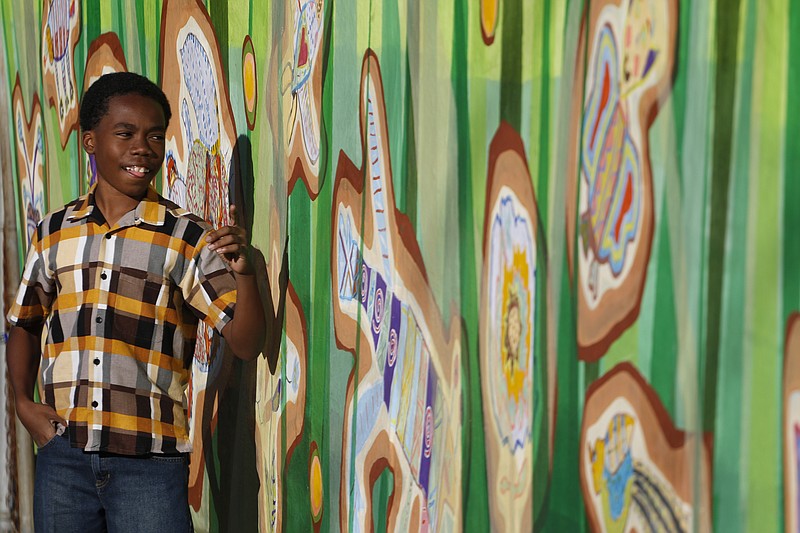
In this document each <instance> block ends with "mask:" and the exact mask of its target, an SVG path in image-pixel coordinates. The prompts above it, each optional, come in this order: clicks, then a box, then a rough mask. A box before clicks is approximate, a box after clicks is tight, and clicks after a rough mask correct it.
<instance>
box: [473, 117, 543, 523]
mask: <svg viewBox="0 0 800 533" xmlns="http://www.w3.org/2000/svg"><path fill="white" fill-rule="evenodd" d="M503 187H507V188H508V189H510V190H511V191H513V193H514V195H515V196H516V197H517V200H519V202H520V203H521V204H522V207H524V209H525V210H526V211H527V212H528V218H529V222H530V230H531V238H532V240H533V250H532V253H533V258H532V259H533V260H534V261H533V264H532V265H530V268H532V269H534V271H535V272H536V275H535V278H534V286H533V287H531V288H530V289H531V290H532V291H534V298H533V300H534V308H533V309H532V310H531V313H532V314H533V315H534V316H538V314H539V313H540V312H544V310H542V309H537V308H536V307H535V304H536V301H537V299H538V298H536V290H537V287H536V278H538V276H539V275H541V274H542V270H539V269H538V268H537V262H538V261H537V255H538V254H537V244H538V240H539V239H538V218H539V215H538V207H537V204H536V197H535V194H534V191H533V183H532V181H531V176H530V173H529V171H528V162H527V158H526V156H525V146H524V144H523V142H522V138H521V137H520V136H519V134H518V133H517V132H516V131H514V129H513V128H512V127H511V126H510V125H509V124H508V123H506V122H501V124H500V127H499V128H498V130H497V133H495V136H494V138H493V139H492V142H491V144H490V146H489V168H488V180H487V183H486V207H485V210H484V219H483V273H482V275H481V305H480V346H481V353H480V364H481V391H482V396H483V405H484V430H485V435H486V471H487V480H488V493H489V511H490V516H491V520H492V528H493V529H495V530H497V531H504V530H519V531H530V530H531V529H532V528H533V523H532V520H533V480H532V476H533V461H534V446H533V443H531V444H530V449H529V450H528V452H529V453H527V452H523V453H525V454H526V459H529V460H530V462H529V463H528V464H527V467H528V468H529V471H530V473H531V474H530V475H531V480H530V482H529V483H530V485H529V486H528V487H527V488H526V490H525V495H524V497H523V499H522V500H521V501H520V502H517V505H516V506H513V503H512V501H511V498H509V497H508V495H506V494H502V493H501V491H499V490H497V489H498V488H499V486H500V480H501V479H503V478H505V475H507V474H508V473H509V472H508V470H509V469H508V468H507V467H508V464H507V463H509V462H512V463H513V455H515V454H513V453H509V452H508V450H507V449H506V445H504V444H503V443H502V437H501V436H500V435H499V434H498V430H497V427H496V423H495V421H494V420H493V419H492V417H491V412H490V409H489V407H488V406H490V405H491V404H492V402H493V398H492V397H491V396H492V389H491V386H490V384H489V383H488V381H487V380H488V379H489V378H488V375H489V373H490V368H491V367H490V365H489V361H488V360H489V358H492V357H495V358H496V357H500V354H498V353H496V352H495V351H494V350H493V348H495V347H494V346H489V338H490V334H489V331H490V327H491V322H490V321H491V320H492V317H490V315H489V285H490V283H491V280H490V279H489V269H490V267H489V261H490V257H489V254H490V237H491V234H490V232H491V227H492V214H493V212H494V208H495V205H496V203H497V202H498V199H499V197H500V193H501V191H502V189H503ZM517 214H519V213H517ZM529 259H530V258H529ZM528 327H529V328H530V330H529V331H530V332H531V333H530V334H531V339H533V344H534V346H532V347H530V348H531V350H533V352H534V355H533V357H534V358H536V357H541V356H542V354H537V353H536V352H535V344H536V342H535V336H536V333H535V332H536V323H535V321H534V322H533V323H530V324H528ZM552 355H553V356H555V352H554V351H553V352H552ZM555 359H556V358H555V357H552V361H550V365H548V367H549V368H552V369H553V371H552V372H550V373H549V374H548V377H547V379H548V382H549V384H550V386H549V387H548V390H549V392H550V394H548V398H547V400H548V401H547V413H548V417H549V419H550V428H549V429H550V434H549V438H550V439H552V435H553V430H554V423H555V398H556V397H555V394H554V393H555V376H556V373H555V366H554V365H555ZM534 368H535V363H534V366H533V367H531V368H530V373H531V379H532V380H533V381H534V386H535V379H534V378H533V373H534ZM532 392H533V390H532ZM498 401H500V400H498ZM530 407H531V411H530V420H529V421H528V423H529V425H530V430H531V432H533V428H534V420H533V397H531V398H530ZM502 459H506V461H505V463H506V464H503V461H502ZM509 459H511V461H509ZM550 460H551V461H552V447H551V448H550ZM504 474H505V475H504Z"/></svg>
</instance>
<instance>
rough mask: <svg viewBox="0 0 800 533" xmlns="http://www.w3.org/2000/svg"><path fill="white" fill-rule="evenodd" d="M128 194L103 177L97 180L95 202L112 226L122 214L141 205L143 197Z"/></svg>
mask: <svg viewBox="0 0 800 533" xmlns="http://www.w3.org/2000/svg"><path fill="white" fill-rule="evenodd" d="M146 194H147V193H146V192H145V194H143V195H142V197H141V198H135V197H132V196H128V195H127V194H125V193H123V192H120V191H119V190H117V189H115V188H114V187H112V186H111V185H109V184H108V183H106V182H105V181H104V180H102V179H98V180H97V188H95V190H94V203H95V205H96V206H97V208H98V209H99V210H100V212H101V213H103V218H105V219H106V222H107V223H108V225H109V226H110V227H114V225H115V224H116V223H117V221H118V220H119V219H120V218H122V215H124V214H125V213H128V212H130V211H132V210H133V209H135V208H136V206H137V205H139V202H141V201H142V198H144V197H145V196H146Z"/></svg>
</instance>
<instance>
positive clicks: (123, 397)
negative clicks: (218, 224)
mask: <svg viewBox="0 0 800 533" xmlns="http://www.w3.org/2000/svg"><path fill="white" fill-rule="evenodd" d="M170 116H171V111H170V106H169V103H168V102H167V99H166V96H165V95H164V93H163V92H162V91H161V89H159V88H158V87H157V86H156V85H155V84H153V83H152V82H150V81H149V80H148V79H147V78H144V77H142V76H139V75H137V74H132V73H114V74H107V75H105V76H102V77H101V78H99V79H98V80H97V81H96V82H95V83H94V84H93V85H92V86H91V87H90V88H89V89H88V90H87V91H86V94H85V95H84V98H83V101H82V103H81V109H80V123H81V130H82V132H83V133H82V142H83V147H84V148H85V150H86V152H87V153H89V154H93V155H94V159H95V163H96V166H97V184H96V185H95V186H94V187H92V189H91V190H90V191H89V193H88V194H86V195H85V196H82V197H80V198H78V199H77V200H74V201H73V202H71V203H69V204H67V205H66V206H65V207H64V208H62V209H60V210H59V211H56V212H54V213H51V214H49V215H48V216H46V217H45V218H44V220H43V221H42V222H41V223H40V224H39V226H38V227H37V229H36V232H35V234H34V236H33V239H32V242H31V244H30V248H29V253H28V259H27V262H26V265H25V270H24V274H23V279H22V283H21V285H20V289H19V293H18V295H17V298H16V301H15V303H14V305H13V306H12V308H11V310H10V312H9V314H8V320H9V322H10V323H11V325H12V328H11V332H10V336H9V341H8V349H7V353H8V357H7V358H8V368H9V378H10V381H11V385H12V388H13V390H14V395H15V398H16V408H17V414H18V415H19V418H20V421H21V422H22V423H23V424H24V425H25V427H26V428H27V429H28V431H29V432H30V434H31V437H33V439H34V441H35V442H36V444H37V445H38V446H39V453H38V459H37V468H36V481H35V489H34V490H35V495H34V522H35V527H36V531H39V532H43V531H105V530H110V531H190V530H191V518H190V515H189V508H188V504H187V463H188V458H187V453H188V452H189V451H190V447H191V446H190V443H189V435H188V426H187V420H186V411H185V409H184V391H185V389H186V386H187V382H188V379H189V368H190V363H191V360H192V355H193V352H194V344H195V335H196V329H197V323H198V319H200V320H203V321H205V322H206V323H208V324H209V325H210V326H212V327H214V328H215V329H216V330H217V331H218V332H219V333H221V334H222V335H223V337H225V340H226V341H227V343H228V346H230V348H231V350H232V351H233V352H234V353H235V354H236V355H237V356H238V357H240V358H242V359H248V360H249V359H253V358H255V357H257V356H258V354H259V351H260V350H261V347H262V346H263V342H264V336H265V333H266V326H267V325H266V323H265V318H264V312H263V308H262V304H261V301H260V298H259V293H258V287H257V284H256V278H255V275H254V269H253V263H252V259H251V250H250V248H249V247H248V244H247V235H246V232H245V230H244V229H242V227H241V225H239V224H238V223H237V224H236V225H234V226H226V227H223V228H220V229H218V230H216V231H210V229H211V228H210V226H209V225H208V224H206V223H205V222H204V221H202V220H201V219H200V218H199V217H197V216H195V215H193V214H191V213H188V212H186V211H185V210H183V209H181V208H179V207H178V206H176V205H175V204H173V203H171V202H169V201H167V200H164V199H163V198H162V197H160V196H159V195H158V194H157V193H156V191H155V189H153V188H152V185H151V181H152V179H153V177H154V176H155V175H156V174H157V173H158V171H159V169H160V168H161V165H162V163H163V161H164V150H165V147H164V142H165V133H166V128H167V124H168V123H169V119H170ZM231 218H232V219H233V220H237V213H236V208H235V206H231ZM234 310H235V313H234ZM43 326H46V328H44V329H45V331H46V338H45V340H44V352H43V353H42V349H41V346H42V341H41V334H42V331H43ZM269 326H270V327H279V325H277V324H273V323H270V324H269ZM40 356H41V382H42V385H43V388H42V394H41V403H35V402H34V401H33V389H34V384H35V382H36V376H37V370H38V369H39V363H40Z"/></svg>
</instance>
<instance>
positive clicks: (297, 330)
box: [255, 282, 308, 531]
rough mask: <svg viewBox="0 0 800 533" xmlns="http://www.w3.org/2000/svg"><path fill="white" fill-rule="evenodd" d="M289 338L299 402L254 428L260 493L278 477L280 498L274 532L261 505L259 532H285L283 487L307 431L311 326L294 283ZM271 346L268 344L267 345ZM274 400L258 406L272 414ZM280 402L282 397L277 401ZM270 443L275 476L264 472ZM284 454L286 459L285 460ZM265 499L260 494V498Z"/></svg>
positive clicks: (267, 511) (284, 384) (289, 307)
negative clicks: (297, 371) (296, 368)
mask: <svg viewBox="0 0 800 533" xmlns="http://www.w3.org/2000/svg"><path fill="white" fill-rule="evenodd" d="M262 296H263V297H264V298H265V297H266V294H265V293H264V292H263V291H262ZM286 302H287V304H286V323H285V327H286V337H287V339H289V340H290V341H291V342H292V344H293V345H294V346H295V348H296V349H297V358H298V361H299V365H300V383H299V387H298V389H299V390H298V392H297V400H296V401H288V400H287V401H286V404H285V407H284V408H283V410H281V411H280V412H279V413H278V414H277V415H275V413H274V412H271V413H270V417H272V416H276V419H275V420H274V421H270V424H269V425H268V424H266V423H261V422H260V421H258V420H257V423H256V424H255V433H256V435H255V441H256V463H257V464H256V469H257V471H258V477H259V481H260V482H261V487H260V489H259V491H264V490H266V488H265V487H266V486H267V484H268V483H270V479H271V478H272V477H275V479H276V494H277V498H278V502H277V506H276V509H275V513H276V516H275V526H274V528H273V527H272V526H271V524H270V523H269V518H270V517H269V514H270V513H271V510H270V509H269V508H268V507H266V506H264V505H263V503H262V504H261V505H259V509H258V514H259V526H260V531H283V530H284V527H283V522H284V517H283V509H284V508H285V506H284V505H283V502H282V501H281V499H282V498H283V494H284V492H283V484H284V474H285V472H286V470H287V467H288V465H289V462H290V461H291V459H292V454H293V453H294V451H295V449H296V448H297V445H298V444H299V443H300V438H301V436H302V435H303V430H304V427H305V406H306V387H307V375H308V374H307V371H308V326H307V323H306V316H305V313H304V312H303V306H302V304H301V302H300V297H299V296H298V295H297V292H296V291H295V289H294V286H293V285H292V284H291V282H290V283H289V285H288V288H287V300H286ZM267 342H269V341H267ZM273 348H274V347H272V346H265V352H266V350H269V349H273ZM258 364H259V365H264V364H265V362H264V361H261V360H260V358H259V362H258ZM285 378H286V376H281V375H277V376H274V377H273V376H270V377H269V378H268V379H273V380H275V379H277V380H283V382H282V383H281V384H280V387H287V386H288V385H287V382H286V381H285ZM263 385H264V384H263V383H256V387H259V388H260V387H263ZM281 394H284V395H288V393H287V392H285V391H283V392H282V393H281ZM274 400H275V399H272V400H271V399H268V398H264V397H262V398H261V400H260V401H261V402H265V404H266V405H265V406H264V407H261V406H257V409H259V408H262V409H264V408H266V409H267V410H270V404H271V403H272V401H274ZM277 400H278V401H280V397H278V398H277ZM284 419H285V420H286V425H285V427H286V434H285V435H283V433H282V432H283V428H284V424H283V420H284ZM269 426H272V427H276V428H277V431H275V433H274V434H272V433H271V432H270V430H269ZM267 439H273V442H272V446H274V449H275V453H276V457H277V459H278V461H279V463H278V464H277V465H276V469H275V471H274V472H270V471H267V470H266V469H265V468H264V464H263V459H264V457H266V456H268V449H269V448H268V447H267V446H266V443H265V441H266V440H267ZM284 442H286V449H285V450H284V449H283V443H284ZM284 454H285V456H284ZM261 497H262V495H261V494H259V498H261Z"/></svg>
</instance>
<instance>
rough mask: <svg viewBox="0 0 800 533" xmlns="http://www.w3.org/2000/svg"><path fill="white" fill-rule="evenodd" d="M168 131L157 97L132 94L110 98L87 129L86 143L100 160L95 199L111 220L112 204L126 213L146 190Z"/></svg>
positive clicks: (90, 152)
mask: <svg viewBox="0 0 800 533" xmlns="http://www.w3.org/2000/svg"><path fill="white" fill-rule="evenodd" d="M165 130H166V126H165V120H164V111H163V109H162V108H161V106H160V105H159V104H158V102H156V101H155V100H152V99H151V98H148V97H146V96H142V95H139V94H136V93H130V94H124V95H119V96H114V97H112V98H111V99H109V101H108V112H107V113H106V114H105V115H104V116H103V118H101V119H100V121H99V122H98V123H97V126H95V127H94V128H93V129H92V130H89V131H85V132H84V133H83V146H84V148H85V149H86V152H87V153H89V154H94V158H95V164H96V165H97V190H96V192H95V198H96V200H97V202H98V207H100V210H101V211H102V212H103V214H104V215H105V216H106V219H108V220H109V221H110V219H112V218H118V217H117V216H115V215H116V214H117V213H107V212H106V211H107V210H109V208H110V210H112V211H115V212H116V211H121V212H120V213H118V214H119V215H121V214H124V213H126V212H127V211H130V210H131V209H133V208H134V207H135V206H136V205H137V204H138V202H139V201H140V200H141V199H142V198H143V197H144V196H145V194H146V193H147V187H148V185H149V184H150V182H151V181H152V179H153V177H155V175H156V174H157V173H158V171H159V169H160V168H161V164H162V163H163V161H164V136H165ZM112 199H113V205H112V204H111V203H109V202H110V201H111V200H112ZM123 207H124V208H125V210H124V211H123V210H122V209H123Z"/></svg>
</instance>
